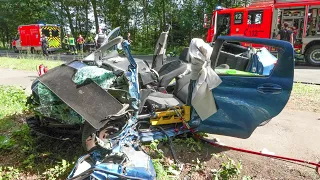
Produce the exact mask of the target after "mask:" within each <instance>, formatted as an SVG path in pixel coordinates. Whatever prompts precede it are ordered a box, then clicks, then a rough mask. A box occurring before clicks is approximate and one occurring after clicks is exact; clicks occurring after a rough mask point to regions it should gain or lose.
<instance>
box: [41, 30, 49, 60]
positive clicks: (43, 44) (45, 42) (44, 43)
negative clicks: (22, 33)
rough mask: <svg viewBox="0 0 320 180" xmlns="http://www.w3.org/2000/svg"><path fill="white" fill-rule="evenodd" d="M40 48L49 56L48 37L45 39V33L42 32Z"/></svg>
mask: <svg viewBox="0 0 320 180" xmlns="http://www.w3.org/2000/svg"><path fill="white" fill-rule="evenodd" d="M41 48H42V52H43V55H45V56H49V53H48V39H47V37H46V35H45V34H42V37H41Z"/></svg>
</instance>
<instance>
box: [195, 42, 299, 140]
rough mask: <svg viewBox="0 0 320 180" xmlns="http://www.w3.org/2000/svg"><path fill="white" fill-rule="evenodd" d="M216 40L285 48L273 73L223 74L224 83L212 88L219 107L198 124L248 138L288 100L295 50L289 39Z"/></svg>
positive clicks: (212, 130)
mask: <svg viewBox="0 0 320 180" xmlns="http://www.w3.org/2000/svg"><path fill="white" fill-rule="evenodd" d="M217 41H232V42H234V41H237V42H247V43H256V44H263V45H266V46H273V47H278V48H281V49H282V50H283V52H282V53H283V54H282V56H280V58H279V59H278V61H277V64H276V65H275V67H274V69H273V71H272V73H271V74H270V76H253V77H252V76H227V75H221V76H220V78H221V80H222V83H221V84H220V85H219V86H218V87H217V88H216V89H213V94H214V97H215V101H216V104H217V108H218V111H217V113H215V114H213V115H212V116H211V117H209V118H208V119H206V120H204V121H201V123H200V125H199V127H198V128H197V130H199V131H203V132H208V133H214V134H220V135H226V136H233V137H238V138H248V137H250V135H251V134H252V132H253V131H254V130H255V129H256V127H258V126H259V125H260V124H261V123H262V122H264V121H266V120H269V119H272V118H273V117H275V116H277V115H278V114H279V113H280V112H281V111H282V110H283V108H284V107H285V105H286V104H287V102H288V100H289V97H290V93H291V90H292V85H293V76H294V50H293V47H292V45H291V44H290V43H288V42H285V41H279V40H271V39H260V38H245V37H235V36H233V37H232V36H220V37H219V38H218V40H217ZM215 48H220V47H215Z"/></svg>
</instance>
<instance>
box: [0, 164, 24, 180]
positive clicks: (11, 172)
mask: <svg viewBox="0 0 320 180" xmlns="http://www.w3.org/2000/svg"><path fill="white" fill-rule="evenodd" d="M19 177H20V170H19V169H16V168H14V167H12V166H9V167H2V166H0V180H11V179H18V178H19Z"/></svg>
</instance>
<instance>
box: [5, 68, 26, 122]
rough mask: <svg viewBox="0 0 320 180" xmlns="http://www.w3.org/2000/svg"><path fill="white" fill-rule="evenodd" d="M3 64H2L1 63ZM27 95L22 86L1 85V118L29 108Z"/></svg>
mask: <svg viewBox="0 0 320 180" xmlns="http://www.w3.org/2000/svg"><path fill="white" fill-rule="evenodd" d="M0 66H1V65H0ZM26 100H27V96H26V95H25V92H24V90H23V89H21V88H16V87H13V86H0V119H2V118H4V117H5V116H8V115H13V114H16V113H18V114H19V113H22V112H23V111H24V110H26V109H27V107H26V105H25V104H26Z"/></svg>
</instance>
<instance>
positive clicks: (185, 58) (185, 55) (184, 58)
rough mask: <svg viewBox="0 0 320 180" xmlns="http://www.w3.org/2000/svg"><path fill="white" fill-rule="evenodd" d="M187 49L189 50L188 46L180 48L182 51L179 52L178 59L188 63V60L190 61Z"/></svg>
mask: <svg viewBox="0 0 320 180" xmlns="http://www.w3.org/2000/svg"><path fill="white" fill-rule="evenodd" d="M188 51H189V47H186V48H184V49H183V50H182V52H181V54H180V56H179V59H180V60H181V61H184V62H186V63H189V62H190V59H189V53H188Z"/></svg>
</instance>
